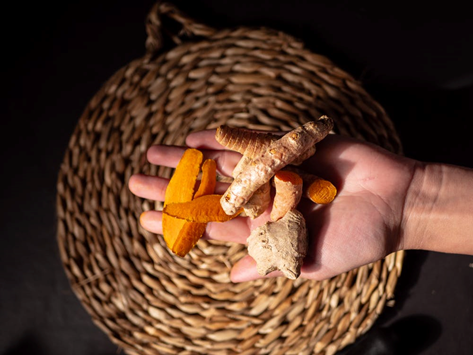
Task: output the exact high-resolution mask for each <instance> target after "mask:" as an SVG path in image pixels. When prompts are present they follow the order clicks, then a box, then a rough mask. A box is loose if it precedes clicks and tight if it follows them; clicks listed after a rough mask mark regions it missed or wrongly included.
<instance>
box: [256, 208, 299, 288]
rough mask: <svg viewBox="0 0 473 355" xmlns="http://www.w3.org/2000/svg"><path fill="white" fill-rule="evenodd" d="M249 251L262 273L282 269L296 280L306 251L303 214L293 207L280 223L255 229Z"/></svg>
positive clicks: (262, 274) (259, 271)
mask: <svg viewBox="0 0 473 355" xmlns="http://www.w3.org/2000/svg"><path fill="white" fill-rule="evenodd" d="M247 242H248V254H249V255H250V256H251V257H252V258H253V259H255V261H256V268H257V270H258V273H259V274H260V275H261V276H265V275H267V274H269V273H270V272H272V271H275V270H279V271H281V272H282V273H283V274H284V276H286V277H287V278H289V279H292V280H294V279H296V278H298V277H299V275H300V273H301V266H302V262H303V259H304V257H305V256H306V253H307V229H306V224H305V220H304V217H303V216H302V213H300V212H299V211H297V210H295V209H293V210H291V211H289V212H288V213H286V214H285V216H284V217H283V218H281V219H280V220H278V221H277V222H267V223H266V224H264V225H262V226H260V227H258V228H256V229H254V230H253V231H252V232H251V234H250V236H249V237H248V239H247Z"/></svg>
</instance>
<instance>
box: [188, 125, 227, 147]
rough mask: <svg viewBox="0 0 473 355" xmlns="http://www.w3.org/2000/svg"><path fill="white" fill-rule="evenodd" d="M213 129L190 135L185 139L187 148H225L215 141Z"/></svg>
mask: <svg viewBox="0 0 473 355" xmlns="http://www.w3.org/2000/svg"><path fill="white" fill-rule="evenodd" d="M215 132H216V130H215V129H208V130H205V131H199V132H194V133H191V134H189V135H188V136H187V138H186V144H187V145H188V146H189V147H192V148H197V149H215V150H224V149H225V147H224V146H223V145H221V144H220V143H219V142H217V140H216V139H215Z"/></svg>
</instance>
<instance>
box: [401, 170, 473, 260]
mask: <svg viewBox="0 0 473 355" xmlns="http://www.w3.org/2000/svg"><path fill="white" fill-rule="evenodd" d="M402 231H403V232H402V234H403V235H402V246H401V247H402V248H403V249H424V250H432V251H439V252H445V253H456V254H470V255H473V170H471V169H466V168H461V167H457V166H451V165H446V164H430V163H426V164H423V163H419V165H418V167H417V169H416V173H415V174H414V177H413V180H412V183H411V187H410V188H409V192H408V195H407V199H406V204H405V208H404V218H403V228H402Z"/></svg>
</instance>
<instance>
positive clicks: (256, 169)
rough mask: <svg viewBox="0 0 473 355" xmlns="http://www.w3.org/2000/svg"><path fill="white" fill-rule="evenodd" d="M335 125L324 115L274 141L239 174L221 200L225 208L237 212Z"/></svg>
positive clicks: (227, 211)
mask: <svg viewBox="0 0 473 355" xmlns="http://www.w3.org/2000/svg"><path fill="white" fill-rule="evenodd" d="M332 128H333V120H332V119H331V118H329V117H327V116H322V117H321V118H320V119H319V120H318V121H311V122H308V123H306V124H305V125H303V126H301V127H298V128H296V129H294V130H293V131H291V132H289V133H287V134H286V135H284V136H283V137H281V138H280V139H278V140H276V141H274V142H272V143H271V144H270V145H269V146H268V148H267V149H265V150H264V152H263V153H262V155H260V156H259V157H257V158H255V159H254V160H252V161H251V163H250V164H248V165H247V166H246V167H245V169H244V170H243V171H242V172H241V173H240V174H238V176H236V177H235V179H234V180H233V182H232V183H231V185H230V187H229V188H228V189H227V191H226V192H225V194H224V195H223V196H222V199H221V201H220V202H221V205H222V208H223V209H224V211H225V212H226V213H227V214H229V215H233V214H235V213H236V212H237V211H238V210H239V209H240V208H242V207H243V206H244V205H245V204H246V203H247V202H248V200H249V199H250V198H251V196H252V195H253V193H254V192H255V191H256V190H257V189H258V188H260V186H262V185H263V184H265V183H266V182H268V181H269V180H270V179H271V178H272V177H273V175H274V174H275V173H276V172H277V171H279V170H281V169H282V168H284V167H285V166H286V165H288V164H291V163H292V162H293V161H294V160H295V159H296V158H298V157H299V156H300V154H301V153H303V152H305V151H307V150H308V149H309V148H310V147H312V146H314V145H315V144H316V143H317V142H319V141H320V140H322V139H323V138H325V136H326V135H327V134H328V133H329V132H330V130H331V129H332Z"/></svg>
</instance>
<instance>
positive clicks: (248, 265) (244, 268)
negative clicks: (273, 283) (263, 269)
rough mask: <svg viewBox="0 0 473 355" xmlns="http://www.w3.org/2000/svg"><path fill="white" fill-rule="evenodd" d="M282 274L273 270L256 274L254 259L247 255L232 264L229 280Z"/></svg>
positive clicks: (253, 278) (234, 280)
mask: <svg viewBox="0 0 473 355" xmlns="http://www.w3.org/2000/svg"><path fill="white" fill-rule="evenodd" d="M282 275H283V274H282V273H281V272H280V271H273V272H271V273H269V274H268V275H266V276H261V275H260V274H258V270H257V269H256V261H255V259H253V258H252V257H251V256H249V255H247V256H245V257H243V258H241V259H240V260H238V261H237V262H236V264H235V265H233V268H232V271H231V273H230V280H231V281H232V282H244V281H252V280H258V279H262V278H268V277H277V276H282Z"/></svg>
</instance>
